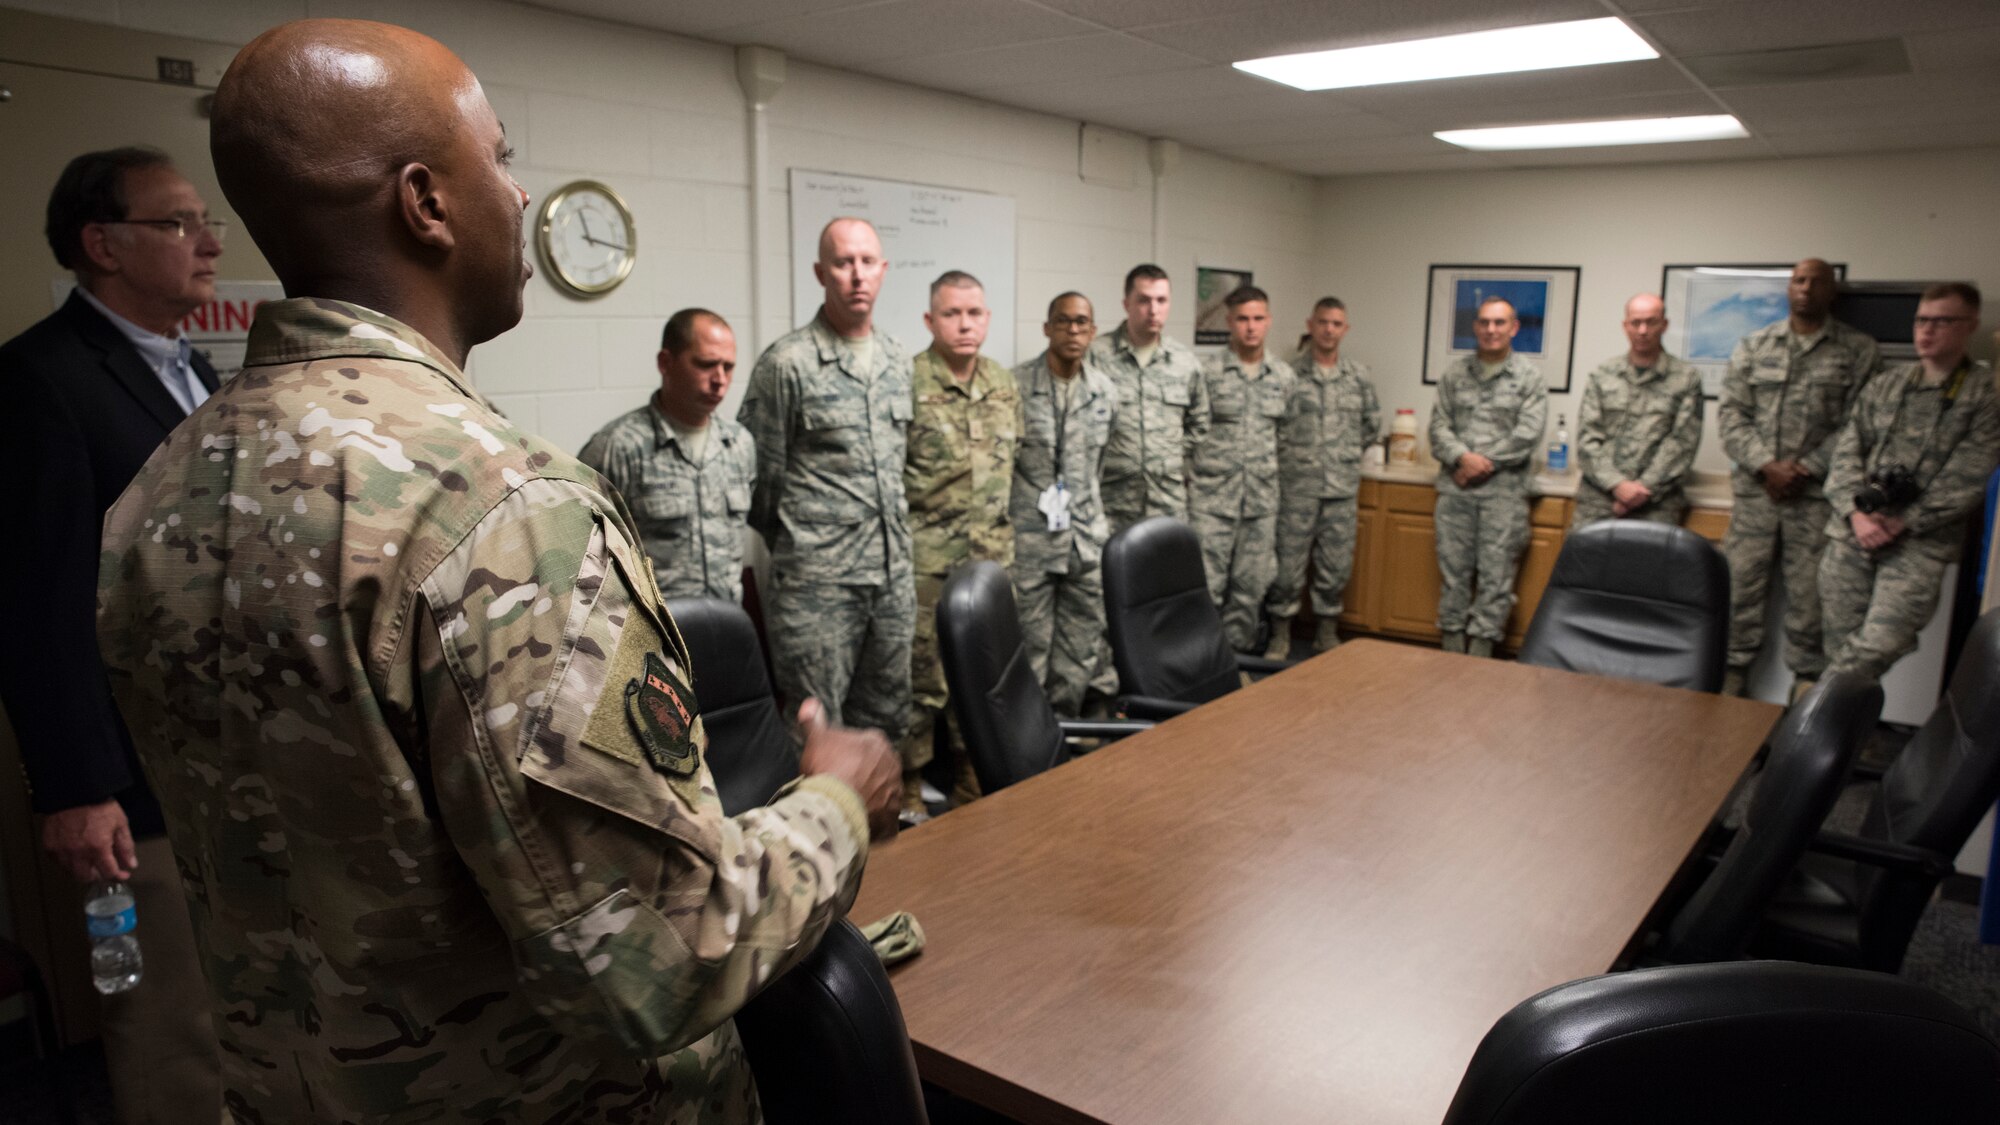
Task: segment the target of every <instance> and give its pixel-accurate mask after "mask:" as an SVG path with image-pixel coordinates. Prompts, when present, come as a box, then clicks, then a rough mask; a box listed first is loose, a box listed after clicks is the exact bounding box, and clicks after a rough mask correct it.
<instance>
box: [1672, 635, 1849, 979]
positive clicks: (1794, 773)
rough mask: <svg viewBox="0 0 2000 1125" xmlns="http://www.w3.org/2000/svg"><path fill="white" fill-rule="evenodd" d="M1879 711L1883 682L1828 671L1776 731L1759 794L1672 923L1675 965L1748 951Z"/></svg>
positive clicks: (1836, 796) (1725, 958)
mask: <svg viewBox="0 0 2000 1125" xmlns="http://www.w3.org/2000/svg"><path fill="white" fill-rule="evenodd" d="M1881 714H1882V686H1881V685H1880V684H1878V683H1876V682H1874V681H1873V680H1870V679H1867V678H1865V677H1862V676H1857V675H1854V674H1852V673H1847V672H1835V673H1831V674H1829V675H1827V676H1825V677H1824V678H1822V679H1821V680H1820V682H1819V683H1818V684H1817V685H1815V686H1814V687H1813V689H1812V690H1811V691H1810V692H1807V693H1806V695H1805V697H1804V698H1803V699H1800V700H1799V702H1797V703H1796V704H1793V705H1792V708H1791V710H1789V711H1787V712H1786V713H1785V717H1784V719H1783V721H1781V722H1780V723H1779V724H1778V729H1777V732H1776V733H1775V734H1773V735H1772V736H1771V754H1770V757H1769V758H1768V759H1767V760H1766V762H1765V765H1764V770H1763V772H1762V773H1761V774H1759V775H1758V778H1757V793H1756V795H1755V796H1754V797H1752V798H1751V800H1750V807H1749V808H1748V809H1746V810H1745V811H1744V814H1743V823H1742V825H1741V826H1740V827H1738V828H1737V830H1736V836H1735V838H1734V839H1732V840H1731V841H1730V842H1729V847H1728V849H1727V850H1726V851H1724V852H1723V853H1722V858H1721V860H1720V861H1719V862H1717V864H1716V867H1715V870H1714V871H1712V872H1710V873H1709V876H1708V878H1707V879H1705V880H1703V881H1702V884H1701V886H1700V887H1699V888H1698V889H1697V890H1696V891H1695V893H1694V896H1693V897H1692V898H1690V899H1689V900H1688V901H1687V904H1686V905H1685V906H1683V907H1682V908H1681V909H1680V911H1679V912H1678V913H1677V914H1676V915H1675V916H1674V920H1673V921H1672V922H1671V923H1670V924H1669V925H1668V926H1667V932H1666V934H1665V940H1664V941H1663V942H1662V943H1661V946H1660V955H1661V956H1662V957H1664V958H1665V959H1666V960H1669V961H1680V962H1693V961H1729V960H1734V959H1735V958H1737V957H1740V956H1742V955H1743V951H1744V950H1745V949H1746V948H1747V947H1748V946H1749V944H1750V938H1751V936H1752V935H1754V934H1755V933H1756V932H1757V924H1758V922H1759V920H1760V919H1762V917H1763V914H1764V908H1765V907H1767V906H1769V905H1770V903H1771V900H1772V898H1773V897H1774V896H1776V895H1777V893H1778V889H1779V888H1780V887H1782V886H1783V885H1784V883H1785V877H1786V876H1787V875H1789V874H1790V873H1791V871H1792V868H1793V867H1795V866H1797V865H1798V862H1799V859H1800V857H1802V856H1804V855H1805V851H1806V845H1807V844H1808V843H1810V842H1811V840H1812V838H1813V834H1814V833H1816V832H1818V831H1819V827H1820V825H1821V824H1822V823H1824V822H1825V820H1826V814H1827V813H1829V812H1831V811H1832V810H1833V805H1834V802H1835V801H1837V800H1839V799H1840V791H1841V787H1842V786H1843V785H1845V784H1846V781H1847V774H1848V770H1849V769H1850V768H1852V766H1853V765H1854V758H1855V755H1857V754H1859V753H1860V752H1861V744H1862V743H1863V742H1865V741H1867V739H1868V736H1869V734H1870V733H1872V732H1873V731H1874V729H1875V720H1876V719H1878V718H1880V717H1881Z"/></svg>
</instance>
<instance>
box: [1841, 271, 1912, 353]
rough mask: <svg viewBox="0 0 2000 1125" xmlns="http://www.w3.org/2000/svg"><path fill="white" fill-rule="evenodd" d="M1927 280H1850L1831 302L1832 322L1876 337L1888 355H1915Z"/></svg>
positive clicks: (1876, 340) (1883, 351) (1842, 286)
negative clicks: (1846, 325) (1921, 306)
mask: <svg viewBox="0 0 2000 1125" xmlns="http://www.w3.org/2000/svg"><path fill="white" fill-rule="evenodd" d="M1930 284H1931V283H1930V282H1928V281H1849V282H1845V283H1843V284H1842V285H1841V287H1840V295H1839V296H1838V297H1835V298H1834V299H1833V316H1834V319H1836V320H1838V321H1840V322H1841V323H1843V324H1849V325H1852V326H1854V327H1855V328H1858V329H1860V330H1861V331H1863V332H1866V333H1868V334H1869V335H1870V336H1873V337H1874V338H1875V342H1876V343H1878V344H1880V345H1882V353H1883V354H1884V355H1888V356H1896V357H1899V358H1908V357H1911V356H1914V355H1916V337H1915V335H1914V334H1915V331H1916V319H1917V302H1918V300H1919V298H1921V297H1922V296H1923V292H1924V290H1925V289H1927V288H1929V287H1930Z"/></svg>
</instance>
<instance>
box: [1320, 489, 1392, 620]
mask: <svg viewBox="0 0 2000 1125" xmlns="http://www.w3.org/2000/svg"><path fill="white" fill-rule="evenodd" d="M1379 491H1380V486H1379V485H1378V484H1376V482H1374V481H1372V480H1364V481H1362V482H1361V490H1360V491H1359V492H1358V493H1357V494H1356V496H1355V513H1354V573H1353V574H1352V575H1350V576H1349V577H1348V579H1347V592H1346V593H1345V594H1344V595H1342V597H1341V613H1340V623H1341V624H1342V625H1344V626H1346V627H1348V628H1349V629H1365V630H1370V631H1373V629H1374V627H1375V621H1376V620H1377V618H1378V616H1379V615H1380V614H1381V612H1382V611H1381V609H1380V608H1379V606H1380V605H1381V602H1382V561H1381V554H1382V509H1381V499H1380V497H1379V496H1378V495H1377V493H1378V492H1379ZM1307 589H1308V590H1310V589H1311V583H1310V582H1308V583H1307ZM1308 599H1310V595H1308ZM1311 608H1312V607H1311V606H1310V605H1308V606H1307V607H1306V610H1307V612H1308V613H1310V612H1311Z"/></svg>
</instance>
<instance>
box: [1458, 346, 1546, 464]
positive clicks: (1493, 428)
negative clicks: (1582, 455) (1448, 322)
mask: <svg viewBox="0 0 2000 1125" xmlns="http://www.w3.org/2000/svg"><path fill="white" fill-rule="evenodd" d="M1548 422H1549V392H1548V388H1547V387H1546V386H1544V385H1543V384H1542V373H1541V372H1540V371H1538V370H1536V369H1535V365H1534V364H1532V363H1529V362H1528V361H1527V360H1525V359H1522V358H1521V357H1520V356H1519V355H1516V354H1514V353H1513V352H1509V353H1507V361H1506V362H1505V363H1503V364H1501V366H1500V369H1499V370H1498V371H1495V372H1494V373H1493V374H1492V375H1491V376H1488V375H1486V374H1485V373H1484V368H1483V367H1482V366H1481V365H1480V362H1479V357H1478V356H1477V355H1468V356H1462V357H1460V359H1459V360H1458V362H1456V363H1454V364H1452V365H1451V366H1450V367H1447V368H1445V369H1444V374H1442V375H1440V376H1438V389H1437V401H1436V402H1435V403H1433V404H1432V405H1431V427H1430V438H1431V456H1433V457H1435V458H1437V459H1438V465H1439V468H1438V480H1437V489H1438V491H1439V492H1443V493H1451V492H1472V493H1476V494H1478V495H1481V496H1493V495H1501V494H1506V495H1513V496H1526V495H1527V494H1528V481H1529V479H1530V478H1531V477H1533V476H1534V463H1535V447H1536V446H1538V445H1540V444H1541V441H1542V430H1543V429H1544V427H1546V426H1547V425H1548ZM1467 453H1478V454H1481V455H1483V456H1485V457H1488V458H1491V459H1492V461H1493V466H1494V469H1495V472H1494V474H1493V475H1492V476H1491V477H1490V478H1488V479H1487V480H1486V482H1485V483H1483V484H1479V485H1475V486H1473V487H1472V488H1470V489H1464V488H1460V487H1459V486H1458V484H1457V483H1456V482H1454V481H1453V480H1452V479H1451V470H1452V466H1453V464H1455V463H1456V462H1457V461H1458V459H1459V458H1460V457H1463V456H1465V455H1466V454H1467Z"/></svg>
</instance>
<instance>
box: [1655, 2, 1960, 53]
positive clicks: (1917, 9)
mask: <svg viewBox="0 0 2000 1125" xmlns="http://www.w3.org/2000/svg"><path fill="white" fill-rule="evenodd" d="M1995 14H1996V5H1995V4H1994V3H1993V0H1922V2H1921V3H1894V2H1890V3H1885V2H1884V0H1766V2H1764V3H1757V4H1726V5H1723V6H1720V7H1715V8H1700V9H1696V10H1692V11H1680V12H1662V13H1658V14H1654V15H1646V16H1637V17H1635V20H1636V22H1637V24H1638V26H1639V27H1640V28H1641V29H1642V30H1644V31H1645V32H1646V33H1648V34H1649V35H1651V36H1653V38H1654V41H1655V42H1657V43H1659V44H1660V46H1661V47H1663V48H1665V49H1666V50H1667V51H1668V52H1669V53H1672V54H1676V55H1710V54H1720V53H1723V52H1726V51H1754V50H1761V49H1764V48H1769V47H1810V46H1813V45H1816V44H1820V43H1844V42H1848V41H1851V40H1856V39H1874V38H1877V37H1879V36H1885V35H1901V34H1905V33H1909V32H1919V31H1939V30H1949V29H1952V28H1957V27H1977V26H1981V25H1985V24H1991V23H1993V22H1994V19H1995Z"/></svg>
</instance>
